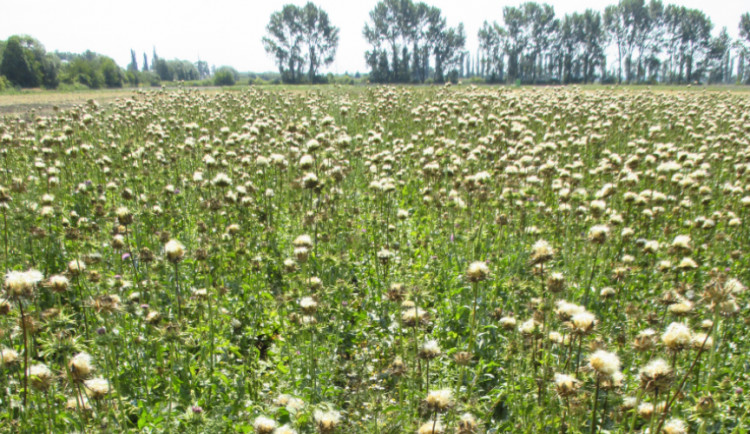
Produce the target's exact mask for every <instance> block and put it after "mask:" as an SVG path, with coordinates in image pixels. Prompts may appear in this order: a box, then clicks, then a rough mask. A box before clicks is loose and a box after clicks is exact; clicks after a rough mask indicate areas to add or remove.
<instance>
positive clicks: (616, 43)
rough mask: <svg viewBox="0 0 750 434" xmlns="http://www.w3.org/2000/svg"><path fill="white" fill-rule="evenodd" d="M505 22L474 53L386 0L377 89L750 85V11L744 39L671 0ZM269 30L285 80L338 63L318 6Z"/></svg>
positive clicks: (408, 3)
mask: <svg viewBox="0 0 750 434" xmlns="http://www.w3.org/2000/svg"><path fill="white" fill-rule="evenodd" d="M500 18H501V19H500V20H499V21H498V20H495V21H492V22H489V21H485V22H484V24H483V26H482V27H481V28H480V29H479V31H478V34H477V36H478V40H479V46H478V47H477V50H476V53H474V54H473V55H472V53H470V51H468V50H467V49H466V47H465V45H466V36H465V33H464V27H463V25H462V24H459V25H458V26H456V27H449V26H447V24H446V19H445V17H444V16H443V15H442V11H441V10H440V9H439V8H437V7H434V6H429V5H427V4H425V3H423V2H418V3H415V2H414V1H413V0H382V1H380V2H379V3H377V5H376V6H375V7H374V9H372V11H370V14H369V20H368V21H367V22H366V23H365V26H364V29H363V32H362V33H363V36H364V38H365V40H366V41H367V43H368V44H369V46H370V48H369V49H368V50H367V51H366V52H365V53H364V56H365V60H366V62H367V65H368V67H369V69H370V72H369V81H370V82H373V83H424V82H427V81H435V82H443V81H446V80H448V79H449V80H452V81H455V80H457V79H458V78H477V79H478V80H480V81H486V82H492V83H504V82H511V83H514V82H520V83H537V84H543V83H592V82H602V83H613V82H618V83H623V82H625V83H657V82H658V83H692V82H710V83H734V82H739V83H750V13H745V14H744V15H742V16H741V17H740V21H739V35H740V37H739V39H737V40H732V38H730V37H729V33H728V32H727V29H726V28H723V29H722V30H721V31H720V32H719V33H718V35H716V36H713V35H712V30H713V24H712V23H711V19H710V18H709V17H708V16H707V15H706V14H705V13H704V12H703V11H701V10H698V9H691V8H687V7H685V6H677V5H673V4H668V5H665V4H664V3H663V2H662V1H661V0H650V1H649V2H648V3H646V1H645V0H620V1H619V3H617V4H613V5H609V6H607V7H606V8H605V9H604V11H603V12H600V11H597V10H593V9H587V10H585V11H583V12H574V13H572V14H566V15H564V16H562V17H558V16H556V14H555V10H554V7H552V6H551V5H549V4H546V3H541V4H540V3H537V2H526V3H523V4H521V5H519V6H506V7H504V8H503V9H502V17H500ZM266 30H267V33H268V34H267V36H266V37H264V38H263V43H264V46H265V48H266V51H267V52H268V53H269V54H270V55H271V56H273V58H274V60H275V61H276V65H277V66H278V68H279V73H280V74H281V77H282V79H283V80H284V81H285V82H288V83H299V82H301V81H307V82H315V81H316V80H317V79H319V77H318V76H317V71H318V69H319V67H320V66H321V65H328V64H330V63H332V62H333V59H334V56H335V53H336V46H337V44H338V28H336V27H335V26H333V24H332V23H330V21H329V19H328V15H327V14H326V13H325V11H323V10H322V9H321V8H319V7H317V6H315V5H314V4H312V3H308V4H307V5H305V6H304V7H298V6H295V5H286V6H284V7H283V9H282V10H281V11H278V12H275V13H273V14H272V15H271V20H270V22H269V24H268V26H267V28H266ZM611 52H614V53H615V54H614V55H610V53H611ZM610 57H613V58H611V59H610ZM305 68H307V75H303V74H302V71H303V69H305Z"/></svg>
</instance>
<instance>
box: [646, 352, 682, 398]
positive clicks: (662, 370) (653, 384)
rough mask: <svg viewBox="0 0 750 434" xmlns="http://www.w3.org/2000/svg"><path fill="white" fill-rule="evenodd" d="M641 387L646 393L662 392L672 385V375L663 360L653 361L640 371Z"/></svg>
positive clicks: (667, 364) (670, 369)
mask: <svg viewBox="0 0 750 434" xmlns="http://www.w3.org/2000/svg"><path fill="white" fill-rule="evenodd" d="M640 377H641V387H642V388H643V390H645V391H646V392H649V393H650V392H653V391H655V390H660V391H664V390H667V388H668V387H669V386H670V385H671V384H672V379H673V378H674V373H673V372H672V368H671V367H670V366H669V363H667V362H666V361H665V360H664V359H654V360H651V361H650V362H648V364H646V366H644V367H642V368H641V370H640Z"/></svg>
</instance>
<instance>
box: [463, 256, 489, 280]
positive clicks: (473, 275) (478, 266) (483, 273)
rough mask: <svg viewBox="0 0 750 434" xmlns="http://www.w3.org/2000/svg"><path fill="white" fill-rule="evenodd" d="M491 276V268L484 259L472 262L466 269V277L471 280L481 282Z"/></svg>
mask: <svg viewBox="0 0 750 434" xmlns="http://www.w3.org/2000/svg"><path fill="white" fill-rule="evenodd" d="M489 276H490V269H489V267H487V264H485V263H484V262H482V261H476V262H472V263H471V264H470V265H469V268H467V269H466V279H467V280H468V281H469V282H481V281H483V280H487V279H488V278H489Z"/></svg>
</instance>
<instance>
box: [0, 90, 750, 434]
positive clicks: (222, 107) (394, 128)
mask: <svg viewBox="0 0 750 434" xmlns="http://www.w3.org/2000/svg"><path fill="white" fill-rule="evenodd" d="M0 151H1V155H0V161H1V162H2V165H1V167H2V171H1V173H0V211H1V212H2V217H1V218H2V220H1V221H0V257H1V258H2V266H3V268H4V270H3V273H2V288H1V290H0V349H1V350H2V354H1V356H0V431H1V432H126V431H143V432H175V433H177V432H179V433H214V432H226V433H235V432H245V433H261V434H271V433H277V434H282V433H295V432H296V433H325V434H327V433H383V434H385V433H417V432H418V433H420V434H427V433H463V434H467V433H499V432H526V433H538V432H550V433H558V432H559V433H579V432H582V433H595V432H612V433H646V432H648V433H667V434H678V433H686V432H691V433H747V432H748V431H749V430H750V416H748V415H749V414H750V394H749V393H748V391H749V390H750V375H749V374H748V372H749V371H750V338H749V333H748V332H747V325H748V323H749V322H750V320H748V318H749V316H748V297H749V296H748V291H747V290H746V285H747V284H748V283H750V257H748V248H749V247H750V229H748V228H749V227H750V94H748V93H730V92H706V91H700V90H694V89H688V90H683V91H670V92H661V91H658V90H647V89H640V90H617V89H604V88H601V89H598V90H592V89H578V88H557V89H515V90H509V89H502V88H493V87H483V88H474V87H462V86H458V87H445V88H421V89H419V88H417V89H415V88H388V87H369V88H356V89H353V90H347V89H343V88H321V89H315V88H312V89H303V90H294V91H293V90H288V89H286V90H285V89H276V90H268V89H255V88H254V89H252V90H245V91H228V92H223V93H216V92H214V93H210V94H208V93H201V92H199V91H196V90H189V89H181V90H172V91H166V90H161V91H152V92H144V91H140V92H134V93H132V95H129V96H127V97H123V98H121V99H118V100H116V101H115V102H113V103H111V104H98V103H96V102H95V101H93V100H92V101H89V102H88V103H86V104H81V105H77V106H73V107H69V108H65V109H58V110H55V111H50V112H49V114H48V115H44V116H40V115H38V114H30V113H25V114H24V113H21V114H18V115H14V116H5V117H4V118H3V119H2V120H0Z"/></svg>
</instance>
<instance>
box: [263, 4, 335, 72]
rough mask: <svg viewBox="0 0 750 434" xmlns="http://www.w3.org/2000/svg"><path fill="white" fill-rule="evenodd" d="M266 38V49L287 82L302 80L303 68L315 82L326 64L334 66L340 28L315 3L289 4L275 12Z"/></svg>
mask: <svg viewBox="0 0 750 434" xmlns="http://www.w3.org/2000/svg"><path fill="white" fill-rule="evenodd" d="M266 32H267V33H268V34H267V36H265V37H263V45H264V47H265V49H266V52H267V53H268V54H270V55H271V56H273V57H274V59H275V61H276V65H277V66H278V68H279V73H280V74H281V76H282V79H283V80H284V82H287V83H298V82H300V81H301V80H302V71H303V69H306V70H307V79H308V80H309V81H310V82H314V81H316V80H317V79H318V74H319V72H320V68H321V67H322V66H327V65H330V64H331V63H332V62H333V60H334V58H335V56H336V48H337V47H338V42H339V36H338V35H339V29H338V28H337V27H335V26H333V25H332V24H331V22H330V20H329V18H328V14H327V13H326V12H325V11H324V10H323V9H321V8H319V7H318V6H316V5H314V4H313V3H307V4H306V5H305V6H303V7H298V6H295V5H291V4H289V5H285V6H284V7H283V8H282V9H281V10H280V11H277V12H274V13H273V14H271V18H270V20H269V22H268V25H267V26H266Z"/></svg>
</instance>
